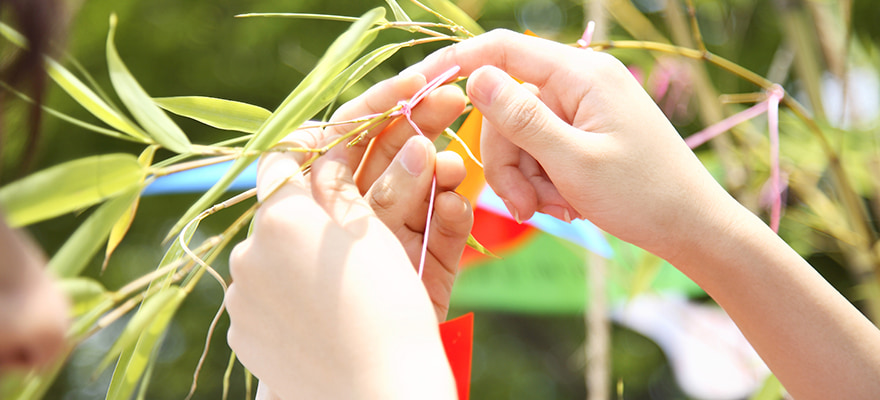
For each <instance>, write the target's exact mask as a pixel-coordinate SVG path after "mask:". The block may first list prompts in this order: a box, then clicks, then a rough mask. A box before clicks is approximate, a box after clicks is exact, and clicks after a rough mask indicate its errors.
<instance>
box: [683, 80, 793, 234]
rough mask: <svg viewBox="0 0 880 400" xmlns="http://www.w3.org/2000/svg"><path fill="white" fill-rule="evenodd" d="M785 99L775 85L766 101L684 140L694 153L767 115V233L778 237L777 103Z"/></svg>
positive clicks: (780, 200) (782, 91) (782, 90)
mask: <svg viewBox="0 0 880 400" xmlns="http://www.w3.org/2000/svg"><path fill="white" fill-rule="evenodd" d="M784 97H785V89H783V88H782V86H779V85H778V84H774V85H773V86H771V87H770V89H769V90H768V91H767V100H765V101H762V102H760V103H758V104H755V105H754V106H752V107H750V108H748V109H746V110H743V111H740V112H738V113H736V114H734V115H731V116H730V117H727V118H725V119H723V120H721V121H720V122H718V123H716V124H713V125H711V126H709V127H707V128H706V129H703V130H702V131H699V132H697V133H695V134H693V135H690V136H688V137H687V139H685V143H686V144H687V145H688V146H689V147H690V148H691V149H694V148H697V147H698V146H700V145H701V144H703V143H706V142H707V141H709V139H712V138H714V137H715V136H718V135H720V134H722V133H724V132H727V131H728V130H730V129H731V128H733V127H734V126H736V125H739V124H741V123H743V122H745V121H748V120H750V119H752V118H754V117H757V116H758V115H761V114H762V113H764V112H765V111H766V112H767V123H768V125H769V130H770V191H771V192H772V193H771V199H772V203H771V205H770V229H773V232H777V233H778V232H779V222H780V220H781V219H782V182H781V178H780V173H779V102H780V101H781V100H782V98H784Z"/></svg>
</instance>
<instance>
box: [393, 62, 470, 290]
mask: <svg viewBox="0 0 880 400" xmlns="http://www.w3.org/2000/svg"><path fill="white" fill-rule="evenodd" d="M460 70H461V68H460V67H459V66H457V65H455V66H453V67H452V68H450V69H448V70H446V71H445V72H443V73H442V74H440V75H438V76H437V77H436V78H434V79H432V80H431V81H430V82H428V83H427V84H426V85H425V86H423V87H422V88H421V89H419V91H417V92H416V93H415V94H414V95H413V96H412V97H411V98H410V99H409V100H401V101H399V102H398V103H397V105H398V106H400V109H399V110H397V111H395V112H393V113H391V114H390V116H391V117H398V116H401V115H402V116H404V117H405V118H406V120H407V122H409V124H410V126H412V127H413V129H414V130H415V131H416V133H418V134H419V135H421V136H425V134H424V133H423V132H422V130H421V129H420V128H419V126H418V125H417V124H416V123H415V122H414V121H413V119H412V110H413V108H415V106H417V105H418V104H419V103H420V102H421V101H422V100H423V99H424V98H425V97H427V96H428V95H429V94H430V93H431V92H433V91H434V90H435V89H437V88H438V87H440V86H441V85H443V84H444V83H446V81H448V80H449V79H450V78H452V77H454V76H455V75H456V74H457V73H458V71H460ZM436 192H437V175H436V174H434V178H433V179H432V181H431V195H430V196H429V197H428V216H427V217H426V218H427V219H426V221H425V236H424V238H423V239H422V240H423V241H422V253H421V256H420V259H419V279H421V278H422V273H423V272H424V270H425V255H426V254H427V252H428V233H429V232H430V231H431V217H432V216H433V214H434V196H435V195H436Z"/></svg>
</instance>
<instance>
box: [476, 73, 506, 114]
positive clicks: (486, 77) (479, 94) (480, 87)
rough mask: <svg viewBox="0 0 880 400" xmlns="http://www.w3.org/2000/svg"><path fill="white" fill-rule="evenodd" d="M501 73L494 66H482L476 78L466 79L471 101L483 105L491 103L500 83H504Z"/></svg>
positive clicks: (499, 87)
mask: <svg viewBox="0 0 880 400" xmlns="http://www.w3.org/2000/svg"><path fill="white" fill-rule="evenodd" d="M501 74H502V72H501V71H498V70H496V69H494V68H484V69H483V70H482V71H480V73H479V74H478V75H477V77H476V78H477V79H473V78H471V80H469V81H468V96H470V98H471V101H472V102H476V103H479V104H481V105H484V106H488V105H490V104H492V102H493V101H494V100H495V96H497V95H498V92H499V91H500V89H501V85H503V84H504V77H503V76H502V75H501Z"/></svg>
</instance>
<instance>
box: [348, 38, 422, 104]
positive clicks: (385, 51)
mask: <svg viewBox="0 0 880 400" xmlns="http://www.w3.org/2000/svg"><path fill="white" fill-rule="evenodd" d="M409 46H411V45H410V44H409V43H407V42H404V43H390V44H386V45H384V46H382V47H379V48H376V49H375V50H373V51H371V52H369V53H367V55H365V56H363V57H361V58H360V59H358V60H357V61H355V62H354V63H353V64H351V66H349V67H348V68H346V69H345V71H344V72H342V74H341V75H342V76H345V77H347V78H346V79H344V80H342V79H340V82H339V83H341V84H342V88H340V89H339V93H343V92H345V91H346V90H348V89H350V88H351V87H352V86H354V84H356V83H357V82H358V81H360V80H361V79H363V77H364V76H366V75H367V74H368V73H370V71H372V70H373V69H375V68H376V67H378V66H379V65H380V64H382V63H383V62H385V60H387V59H388V58H390V57H391V56H393V55H394V53H397V51H398V50H400V49H402V48H404V47H409Z"/></svg>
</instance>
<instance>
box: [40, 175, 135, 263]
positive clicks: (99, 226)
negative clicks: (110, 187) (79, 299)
mask: <svg viewBox="0 0 880 400" xmlns="http://www.w3.org/2000/svg"><path fill="white" fill-rule="evenodd" d="M139 195H140V187H134V188H132V189H130V190H129V191H128V192H126V193H124V194H122V195H120V196H119V197H116V198H113V199H111V200H109V201H107V202H106V203H104V204H102V205H101V206H100V207H98V209H97V210H95V212H93V213H92V215H89V217H88V218H87V219H86V221H85V222H83V223H82V225H80V226H79V228H77V229H76V232H74V233H73V235H71V236H70V238H69V239H67V241H66V242H64V245H62V246H61V249H59V250H58V252H57V253H55V256H53V257H52V259H51V260H49V265H48V269H49V270H50V271H52V272H53V273H55V275H56V276H59V277H62V278H69V277H73V276H77V275H79V274H80V273H81V272H82V270H83V269H84V268H85V267H86V265H87V264H88V262H89V261H90V260H91V259H92V257H94V256H95V253H97V252H98V250H99V249H100V248H101V245H102V244H104V241H106V240H107V236H109V235H110V230H111V229H113V225H115V223H116V221H118V220H119V218H120V217H122V214H124V213H125V211H126V210H128V209H129V207H131V204H132V203H133V202H134V201H135V200H137V198H138V196H139Z"/></svg>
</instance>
